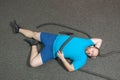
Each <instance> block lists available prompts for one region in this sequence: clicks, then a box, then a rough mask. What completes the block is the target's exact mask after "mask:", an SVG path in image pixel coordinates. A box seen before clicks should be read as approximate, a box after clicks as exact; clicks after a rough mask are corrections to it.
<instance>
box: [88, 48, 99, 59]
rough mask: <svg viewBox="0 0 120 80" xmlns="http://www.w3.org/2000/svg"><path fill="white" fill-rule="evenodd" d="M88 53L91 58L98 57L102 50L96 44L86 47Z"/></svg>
mask: <svg viewBox="0 0 120 80" xmlns="http://www.w3.org/2000/svg"><path fill="white" fill-rule="evenodd" d="M86 53H87V55H88V56H89V57H90V58H96V57H97V56H98V55H99V54H100V50H99V49H98V48H97V47H95V46H90V47H88V48H87V49H86Z"/></svg>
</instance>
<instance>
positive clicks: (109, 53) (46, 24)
mask: <svg viewBox="0 0 120 80" xmlns="http://www.w3.org/2000/svg"><path fill="white" fill-rule="evenodd" d="M49 25H55V26H60V27H63V28H67V29H70V30H73V31H76V32H79V33H82V34H84V35H86V36H87V37H88V38H92V37H91V36H90V35H89V34H88V33H86V32H84V31H81V30H78V29H74V28H71V27H69V26H66V25H63V24H58V23H44V24H40V25H39V26H37V28H40V27H43V26H49ZM68 34H69V33H68ZM70 34H72V33H70ZM113 53H120V51H111V52H108V53H106V54H102V55H100V56H99V57H107V56H109V55H111V54H113ZM79 71H81V72H84V73H87V74H90V75H94V76H98V77H101V78H104V79H106V80H116V79H112V78H110V77H108V76H105V75H102V74H99V73H95V72H91V71H88V70H85V69H80V70H79Z"/></svg>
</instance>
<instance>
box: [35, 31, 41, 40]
mask: <svg viewBox="0 0 120 80" xmlns="http://www.w3.org/2000/svg"><path fill="white" fill-rule="evenodd" d="M40 34H41V32H33V38H34V39H36V40H38V41H40Z"/></svg>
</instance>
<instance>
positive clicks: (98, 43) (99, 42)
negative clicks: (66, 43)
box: [91, 38, 102, 48]
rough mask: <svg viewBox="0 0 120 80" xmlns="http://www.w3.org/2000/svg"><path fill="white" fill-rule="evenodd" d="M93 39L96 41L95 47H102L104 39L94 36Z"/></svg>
mask: <svg viewBox="0 0 120 80" xmlns="http://www.w3.org/2000/svg"><path fill="white" fill-rule="evenodd" d="M91 40H92V41H93V42H94V44H95V47H97V48H100V47H101V45H102V39H99V38H92V39H91Z"/></svg>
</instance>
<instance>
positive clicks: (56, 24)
mask: <svg viewBox="0 0 120 80" xmlns="http://www.w3.org/2000/svg"><path fill="white" fill-rule="evenodd" d="M48 25H55V26H60V27H63V28H67V29H70V30H73V31H76V32H79V33H83V34H85V35H86V36H87V37H88V38H91V36H90V35H89V34H88V33H86V32H84V31H81V30H78V29H74V28H72V27H69V26H66V25H63V24H58V23H44V24H41V25H39V26H37V28H40V27H43V26H48Z"/></svg>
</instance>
